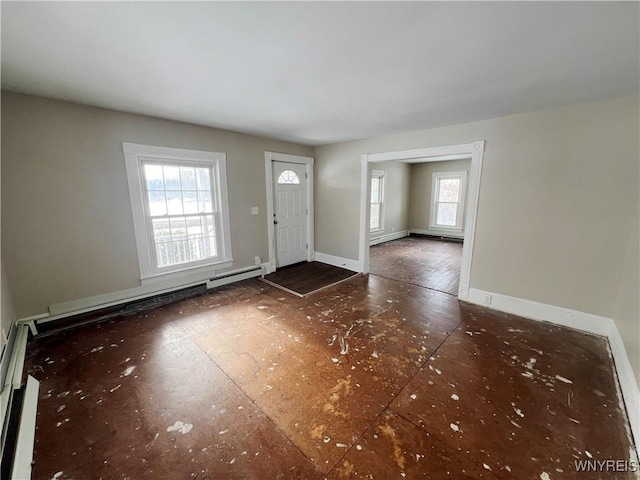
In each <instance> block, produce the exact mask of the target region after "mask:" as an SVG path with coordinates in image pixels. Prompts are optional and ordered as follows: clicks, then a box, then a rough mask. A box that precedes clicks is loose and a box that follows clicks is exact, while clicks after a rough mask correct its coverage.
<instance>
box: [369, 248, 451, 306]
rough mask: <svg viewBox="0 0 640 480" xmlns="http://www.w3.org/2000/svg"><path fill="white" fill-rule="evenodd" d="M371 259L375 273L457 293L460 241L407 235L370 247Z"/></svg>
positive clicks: (372, 271)
mask: <svg viewBox="0 0 640 480" xmlns="http://www.w3.org/2000/svg"><path fill="white" fill-rule="evenodd" d="M369 258H370V260H369V263H370V266H369V271H370V272H371V273H372V274H374V275H378V276H381V277H385V278H391V279H394V280H399V281H401V282H405V283H411V284H413V285H420V286H421V287H425V288H430V289H432V290H437V291H439V292H444V293H449V294H451V295H455V296H457V295H458V285H459V284H460V266H461V263H462V243H460V242H454V241H444V240H435V239H433V238H429V237H405V238H401V239H399V240H393V241H391V242H386V243H381V244H379V245H375V246H373V247H371V249H370V251H369Z"/></svg>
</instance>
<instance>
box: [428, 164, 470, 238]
mask: <svg viewBox="0 0 640 480" xmlns="http://www.w3.org/2000/svg"><path fill="white" fill-rule="evenodd" d="M451 178H456V179H458V178H459V179H460V199H459V200H458V211H457V213H456V224H455V225H452V226H449V225H438V224H437V223H436V221H437V210H436V205H437V203H438V193H439V190H440V189H439V185H440V180H446V179H451ZM466 189H467V172H466V171H462V172H433V175H432V180H431V209H430V210H431V211H430V218H429V228H430V229H440V230H447V231H451V232H456V233H462V232H463V231H464V214H465V211H466V208H465V192H466Z"/></svg>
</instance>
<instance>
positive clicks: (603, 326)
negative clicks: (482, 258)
mask: <svg viewBox="0 0 640 480" xmlns="http://www.w3.org/2000/svg"><path fill="white" fill-rule="evenodd" d="M487 296H489V297H490V304H488V303H487V302H485V299H486V298H487ZM468 301H469V302H470V303H475V304H477V305H482V306H485V307H488V308H492V309H494V310H499V311H501V312H506V313H512V314H514V315H519V316H521V317H525V318H529V319H531V320H539V321H543V322H549V323H553V324H556V325H561V326H563V327H569V328H573V329H575V330H580V331H583V332H586V333H591V334H595V335H600V336H603V337H606V338H607V340H608V342H609V348H610V351H611V356H612V357H613V362H614V365H615V369H616V373H617V376H618V382H619V386H620V390H621V393H622V398H623V399H624V404H625V406H626V410H627V415H628V418H629V423H630V424H631V434H632V437H633V440H634V441H635V444H636V446H638V445H640V390H639V389H638V384H637V382H636V378H635V375H634V374H633V368H632V367H631V361H630V360H629V356H628V355H627V352H626V350H625V348H624V343H623V341H622V337H621V336H620V332H619V331H618V328H617V327H616V324H615V322H614V321H613V320H612V319H611V318H607V317H601V316H599V315H593V314H591V313H585V312H580V311H577V310H571V309H568V308H564V307H558V306H555V305H548V304H545V303H539V302H534V301H532V300H525V299H522V298H517V297H511V296H509V295H502V294H499V293H493V292H487V291H484V290H480V289H477V288H470V289H469V297H468Z"/></svg>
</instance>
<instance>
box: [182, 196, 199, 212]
mask: <svg viewBox="0 0 640 480" xmlns="http://www.w3.org/2000/svg"><path fill="white" fill-rule="evenodd" d="M182 205H183V207H184V213H185V214H188V213H198V194H197V193H196V192H184V191H183V192H182Z"/></svg>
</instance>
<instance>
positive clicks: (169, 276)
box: [140, 259, 233, 286]
mask: <svg viewBox="0 0 640 480" xmlns="http://www.w3.org/2000/svg"><path fill="white" fill-rule="evenodd" d="M232 266H233V259H228V260H222V261H220V262H215V263H208V264H206V265H196V266H192V267H185V268H181V269H180V270H171V271H170V272H163V273H154V274H151V275H146V276H143V277H141V278H140V283H142V285H143V286H146V285H153V284H157V283H165V282H167V281H172V280H186V279H189V281H199V280H208V279H209V278H211V277H213V276H214V275H215V274H216V271H219V270H225V269H227V268H231V267H232Z"/></svg>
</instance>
